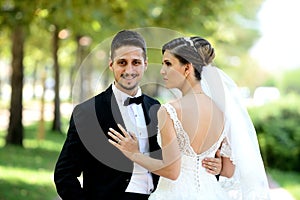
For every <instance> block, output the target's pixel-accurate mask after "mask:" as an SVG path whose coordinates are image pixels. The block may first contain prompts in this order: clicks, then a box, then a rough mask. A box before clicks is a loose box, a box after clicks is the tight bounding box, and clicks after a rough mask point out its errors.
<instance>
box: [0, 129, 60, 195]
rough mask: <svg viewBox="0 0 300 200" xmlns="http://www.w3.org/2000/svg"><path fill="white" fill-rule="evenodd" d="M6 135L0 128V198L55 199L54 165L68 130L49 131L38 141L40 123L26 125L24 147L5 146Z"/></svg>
mask: <svg viewBox="0 0 300 200" xmlns="http://www.w3.org/2000/svg"><path fill="white" fill-rule="evenodd" d="M48 126H49V124H48ZM49 129H50V128H48V127H47V130H49ZM5 135H6V131H0V191H1V192H0V199H1V200H20V199H26V200H31V199H34V200H35V199H36V200H41V199H43V200H53V199H55V197H57V194H56V190H55V186H54V183H53V169H54V166H55V162H56V160H57V158H58V155H59V152H60V150H61V147H62V144H63V142H64V139H65V134H58V133H55V132H51V131H48V132H47V133H46V137H45V139H44V140H42V141H38V140H37V139H36V138H37V125H32V126H28V127H25V139H24V141H23V142H24V148H22V147H17V146H12V145H9V146H5Z"/></svg>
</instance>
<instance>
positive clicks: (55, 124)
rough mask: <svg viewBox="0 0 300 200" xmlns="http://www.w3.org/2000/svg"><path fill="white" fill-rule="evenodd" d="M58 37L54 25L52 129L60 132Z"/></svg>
mask: <svg viewBox="0 0 300 200" xmlns="http://www.w3.org/2000/svg"><path fill="white" fill-rule="evenodd" d="M58 42H59V38H58V28H57V27H55V29H54V31H53V38H52V46H53V52H52V53H53V62H54V66H53V67H54V79H55V85H54V93H55V96H54V119H53V125H52V130H53V131H57V132H59V133H62V131H61V120H60V117H61V115H60V97H59V79H60V78H59V64H58V55H57V53H58V48H59V44H58Z"/></svg>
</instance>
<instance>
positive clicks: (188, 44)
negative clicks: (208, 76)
mask: <svg viewBox="0 0 300 200" xmlns="http://www.w3.org/2000/svg"><path fill="white" fill-rule="evenodd" d="M166 50H169V51H170V52H171V53H172V54H173V55H174V56H175V57H176V58H177V59H178V60H179V61H180V62H181V63H182V64H188V63H192V65H193V67H194V72H195V77H196V79H197V80H201V72H202V68H203V67H205V66H207V65H209V64H211V63H212V61H213V59H214V58H215V51H214V48H213V47H212V46H211V44H210V43H209V42H208V41H207V40H205V39H203V38H201V37H198V36H196V37H181V38H176V39H174V40H171V41H170V42H168V43H166V44H165V45H164V46H163V47H162V54H164V52H165V51H166Z"/></svg>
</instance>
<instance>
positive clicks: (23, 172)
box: [0, 166, 53, 186]
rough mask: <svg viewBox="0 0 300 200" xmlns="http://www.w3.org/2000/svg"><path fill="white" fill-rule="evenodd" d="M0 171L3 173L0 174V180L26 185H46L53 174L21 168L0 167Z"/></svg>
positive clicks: (47, 171) (43, 170) (42, 170)
mask: <svg viewBox="0 0 300 200" xmlns="http://www.w3.org/2000/svg"><path fill="white" fill-rule="evenodd" d="M0 171H1V172H5V173H1V174H0V179H5V180H7V181H9V182H14V181H22V182H27V183H28V184H35V185H40V186H43V185H48V184H49V180H53V173H52V171H50V170H45V169H27V168H21V167H11V166H9V167H3V166H0Z"/></svg>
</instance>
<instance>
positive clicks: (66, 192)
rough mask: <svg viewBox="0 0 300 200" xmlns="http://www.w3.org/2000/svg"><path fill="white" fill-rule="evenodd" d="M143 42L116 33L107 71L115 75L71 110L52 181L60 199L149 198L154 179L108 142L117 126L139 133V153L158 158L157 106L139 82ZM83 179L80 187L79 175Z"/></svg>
mask: <svg viewBox="0 0 300 200" xmlns="http://www.w3.org/2000/svg"><path fill="white" fill-rule="evenodd" d="M147 64H148V63H147V57H146V43H145V41H144V39H143V37H142V36H141V35H140V34H138V33H137V32H134V31H128V30H124V31H120V32H119V33H117V34H116V35H115V37H114V38H113V40H112V43H111V57H110V61H109V68H110V70H111V71H112V73H113V75H114V79H115V80H114V83H112V84H111V85H110V86H109V87H108V88H107V89H106V90H105V91H103V92H102V93H100V94H98V95H97V96H95V97H93V98H91V99H89V100H88V101H86V102H84V103H82V104H79V105H78V106H76V107H75V108H74V111H73V113H72V117H71V120H70V125H69V129H68V134H67V139H66V141H65V143H64V146H63V148H62V151H61V154H60V156H59V158H58V161H57V164H56V166H55V173H54V181H55V184H56V189H57V192H58V194H59V195H60V197H61V198H62V199H72V200H77V199H78V200H79V199H93V200H94V199H120V200H127V199H130V200H135V199H139V200H141V199H148V197H149V194H150V193H151V192H152V191H153V190H154V189H155V188H156V185H157V182H158V178H159V177H158V176H157V175H154V174H152V173H150V172H149V171H147V170H146V169H144V168H142V167H141V166H139V165H137V164H134V163H132V162H131V161H130V160H128V159H127V158H126V157H125V156H124V155H123V154H122V153H121V152H120V151H118V150H117V149H115V148H114V147H113V146H112V145H110V144H109V143H108V138H109V136H108V135H107V133H108V129H109V128H110V127H112V128H114V129H116V130H118V127H117V124H121V125H122V126H124V127H126V128H127V130H129V131H132V132H135V133H139V134H140V137H139V142H140V148H141V149H140V150H141V151H143V152H144V153H145V154H150V156H153V157H156V158H159V156H160V151H159V145H158V144H157V139H156V133H157V117H156V112H157V110H158V108H159V106H160V104H159V102H158V101H157V100H155V99H153V98H151V97H149V96H147V95H145V94H142V91H141V89H140V87H139V83H140V81H141V79H142V77H143V74H144V72H145V70H146V69H147ZM81 173H82V176H83V187H82V188H81V185H80V183H79V181H78V179H77V178H78V177H79V176H80V175H81Z"/></svg>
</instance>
